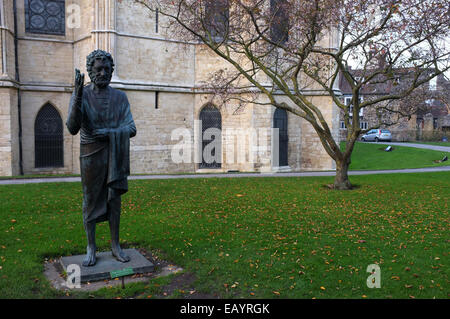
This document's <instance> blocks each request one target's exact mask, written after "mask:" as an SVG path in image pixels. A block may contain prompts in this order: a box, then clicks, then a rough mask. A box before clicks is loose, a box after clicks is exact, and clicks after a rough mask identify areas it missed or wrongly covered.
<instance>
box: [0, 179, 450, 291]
mask: <svg viewBox="0 0 450 319" xmlns="http://www.w3.org/2000/svg"><path fill="white" fill-rule="evenodd" d="M351 181H352V183H354V184H356V185H358V188H357V189H355V190H353V191H332V190H329V189H327V188H326V187H324V186H323V185H325V184H327V183H330V182H332V178H330V177H321V178H316V177H309V178H293V177H292V178H289V177H278V178H277V177H273V178H272V177H270V178H233V179H225V178H208V179H170V180H139V181H130V191H129V193H127V194H126V195H124V196H123V212H122V220H121V223H122V224H121V239H122V242H123V243H124V244H125V245H127V246H129V247H141V248H146V249H150V250H157V251H158V252H159V254H160V256H161V257H163V258H165V259H167V260H169V261H171V262H174V263H176V264H177V265H179V266H181V267H183V268H184V269H185V271H186V272H190V273H193V274H194V275H195V276H196V278H197V281H196V282H195V283H194V286H195V289H196V290H197V291H200V292H204V293H218V294H219V296H220V297H222V298H227V297H229V298H240V297H244V298H314V297H315V298H365V297H367V298H410V296H411V298H412V297H415V298H433V297H436V298H448V296H449V289H448V287H449V279H448V265H449V258H448V252H449V240H450V237H449V235H448V234H449V232H448V231H449V229H448V222H449V192H450V172H442V173H424V174H396V175H370V176H353V177H351ZM81 200H82V194H81V185H80V183H54V184H51V183H47V184H25V185H14V186H12V185H9V186H0V225H1V226H0V298H54V297H60V296H61V293H60V292H57V291H54V290H52V289H51V288H49V284H48V283H47V282H46V280H45V277H44V275H43V262H44V260H45V259H46V258H56V257H59V256H64V255H71V254H82V253H84V249H85V235H84V231H83V227H82V217H81ZM97 238H98V242H97V244H98V246H99V249H100V250H102V251H103V250H108V249H109V243H108V240H109V230H108V226H107V224H106V223H103V224H99V225H98V231H97ZM373 263H378V264H379V265H380V267H381V288H380V289H369V288H367V286H366V280H367V277H368V276H369V273H367V272H366V268H367V266H368V265H369V264H373ZM172 278H173V277H170V278H163V279H158V280H152V281H150V282H147V283H139V284H128V285H127V288H126V289H125V290H121V289H120V288H104V289H103V290H101V291H98V292H90V293H89V295H90V296H91V297H97V298H99V297H107V298H112V297H116V296H122V297H124V296H131V297H136V298H141V297H142V298H144V297H146V296H149V295H154V294H155V293H158V291H159V289H161V287H162V286H163V285H165V284H167V283H168V282H169V281H170V280H172ZM183 293H186V294H188V292H182V291H181V292H177V294H176V295H175V297H182V296H183ZM71 295H72V296H73V297H87V294H81V293H71Z"/></svg>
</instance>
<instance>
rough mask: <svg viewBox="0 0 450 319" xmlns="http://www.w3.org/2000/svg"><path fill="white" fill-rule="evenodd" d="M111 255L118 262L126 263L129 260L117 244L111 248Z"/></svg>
mask: <svg viewBox="0 0 450 319" xmlns="http://www.w3.org/2000/svg"><path fill="white" fill-rule="evenodd" d="M112 255H113V256H114V257H115V258H116V259H117V260H118V261H120V262H123V263H126V262H127V261H130V257H129V256H128V255H127V254H125V253H124V252H123V250H122V249H121V248H120V247H119V246H117V247H115V248H113V249H112Z"/></svg>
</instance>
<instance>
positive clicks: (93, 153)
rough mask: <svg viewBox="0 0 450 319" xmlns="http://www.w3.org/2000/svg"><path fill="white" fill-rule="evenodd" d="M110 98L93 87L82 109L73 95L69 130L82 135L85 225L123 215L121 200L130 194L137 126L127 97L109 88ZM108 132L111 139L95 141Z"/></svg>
mask: <svg viewBox="0 0 450 319" xmlns="http://www.w3.org/2000/svg"><path fill="white" fill-rule="evenodd" d="M108 93H109V98H106V99H104V100H102V99H99V98H98V95H96V94H95V93H94V92H93V85H92V84H91V85H88V86H86V87H84V88H83V97H82V101H81V108H80V109H79V108H78V107H77V106H76V105H77V104H76V103H75V101H76V97H75V95H74V94H73V95H72V98H71V101H70V106H69V116H68V118H67V122H66V125H67V128H68V129H69V132H70V133H71V134H72V135H75V134H77V133H78V131H80V170H81V183H82V186H83V221H84V223H85V224H86V223H88V222H96V223H98V222H102V221H105V220H109V218H110V216H111V214H120V205H121V201H120V196H121V195H122V194H124V193H126V192H127V191H128V181H127V177H128V176H129V175H130V155H129V154H130V138H131V137H133V136H135V135H136V126H135V124H134V121H133V117H132V115H131V111H130V104H129V102H128V99H127V96H126V95H125V93H123V92H121V91H119V90H116V89H113V88H111V87H109V86H108ZM105 128H106V129H107V136H108V137H107V138H98V137H94V135H93V132H94V130H95V129H105Z"/></svg>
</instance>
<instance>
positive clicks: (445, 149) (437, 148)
mask: <svg viewBox="0 0 450 319" xmlns="http://www.w3.org/2000/svg"><path fill="white" fill-rule="evenodd" d="M362 143H369V144H370V142H362ZM379 143H380V144H385V145H394V146H406V147H415V148H424V149H427V150H433V151H441V152H449V153H450V147H449V146H439V145H429V144H418V143H400V142H379ZM371 144H374V143H373V142H372V143H371Z"/></svg>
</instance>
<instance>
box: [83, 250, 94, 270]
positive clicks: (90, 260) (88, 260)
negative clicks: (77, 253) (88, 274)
mask: <svg viewBox="0 0 450 319" xmlns="http://www.w3.org/2000/svg"><path fill="white" fill-rule="evenodd" d="M95 250H96V249H95V247H88V248H87V254H86V257H85V258H84V260H83V266H84V267H89V266H94V265H95V263H96V262H97V259H96V258H95Z"/></svg>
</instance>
